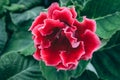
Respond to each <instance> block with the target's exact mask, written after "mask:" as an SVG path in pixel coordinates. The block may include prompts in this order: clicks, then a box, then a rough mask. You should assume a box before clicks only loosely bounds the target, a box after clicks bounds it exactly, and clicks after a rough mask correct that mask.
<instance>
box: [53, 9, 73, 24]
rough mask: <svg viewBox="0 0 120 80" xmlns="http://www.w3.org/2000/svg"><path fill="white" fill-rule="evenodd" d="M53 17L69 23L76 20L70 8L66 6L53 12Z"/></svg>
mask: <svg viewBox="0 0 120 80" xmlns="http://www.w3.org/2000/svg"><path fill="white" fill-rule="evenodd" d="M53 19H55V20H57V19H59V20H60V21H62V22H64V23H66V24H67V25H72V24H73V22H74V19H73V18H72V14H71V12H70V10H69V9H67V8H65V9H63V10H61V11H58V10H55V11H54V12H53Z"/></svg>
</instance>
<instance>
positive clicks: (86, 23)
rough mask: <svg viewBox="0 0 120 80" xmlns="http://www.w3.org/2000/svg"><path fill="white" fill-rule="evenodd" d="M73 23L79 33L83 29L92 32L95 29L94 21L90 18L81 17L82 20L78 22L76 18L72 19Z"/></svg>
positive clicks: (82, 31)
mask: <svg viewBox="0 0 120 80" xmlns="http://www.w3.org/2000/svg"><path fill="white" fill-rule="evenodd" d="M74 25H75V26H76V27H77V29H78V31H79V33H81V34H83V33H84V32H85V30H87V29H88V30H91V31H92V32H95V31H96V22H95V21H94V20H92V19H88V18H86V17H83V21H82V22H79V21H77V20H75V21H74Z"/></svg>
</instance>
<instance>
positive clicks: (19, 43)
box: [4, 31, 33, 52]
mask: <svg viewBox="0 0 120 80" xmlns="http://www.w3.org/2000/svg"><path fill="white" fill-rule="evenodd" d="M31 43H33V41H32V38H31V33H30V32H28V31H18V32H14V33H13V35H12V37H11V39H10V40H9V41H8V44H7V45H6V48H5V51H4V52H21V51H22V50H24V49H26V48H27V47H28V46H29V45H30V44H31Z"/></svg>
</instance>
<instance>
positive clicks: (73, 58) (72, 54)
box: [60, 42, 85, 66]
mask: <svg viewBox="0 0 120 80" xmlns="http://www.w3.org/2000/svg"><path fill="white" fill-rule="evenodd" d="M84 53H85V52H84V45H83V42H80V45H79V47H78V48H72V49H71V50H70V51H69V52H65V51H62V52H61V54H60V58H61V60H62V63H63V65H64V66H68V65H69V64H75V65H76V66H77V62H78V60H79V59H80V58H81V56H82V55H83V54H84Z"/></svg>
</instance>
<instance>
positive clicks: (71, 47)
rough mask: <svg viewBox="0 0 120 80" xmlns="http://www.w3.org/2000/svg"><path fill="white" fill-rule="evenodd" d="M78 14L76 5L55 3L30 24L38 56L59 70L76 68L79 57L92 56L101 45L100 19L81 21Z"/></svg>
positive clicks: (89, 57) (84, 19) (86, 58)
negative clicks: (97, 21) (77, 17)
mask: <svg viewBox="0 0 120 80" xmlns="http://www.w3.org/2000/svg"><path fill="white" fill-rule="evenodd" d="M76 16H77V13H76V11H75V8H74V7H72V8H67V7H59V5H58V3H53V4H52V5H51V6H50V7H49V8H48V12H47V13H45V12H41V13H40V15H39V16H38V17H37V18H36V19H35V21H34V22H33V24H32V26H31V27H30V30H31V31H32V34H33V40H34V44H35V46H36V52H35V53H34V55H33V56H34V58H35V59H37V60H42V61H44V62H45V64H46V65H47V66H55V67H56V68H57V69H58V70H69V69H75V68H76V67H77V65H78V61H79V60H88V59H91V57H92V54H93V52H94V51H95V50H97V49H98V48H99V46H100V40H99V38H98V37H97V35H96V34H95V31H96V22H95V21H94V20H91V19H88V18H86V17H83V22H79V21H78V20H77V19H76Z"/></svg>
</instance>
